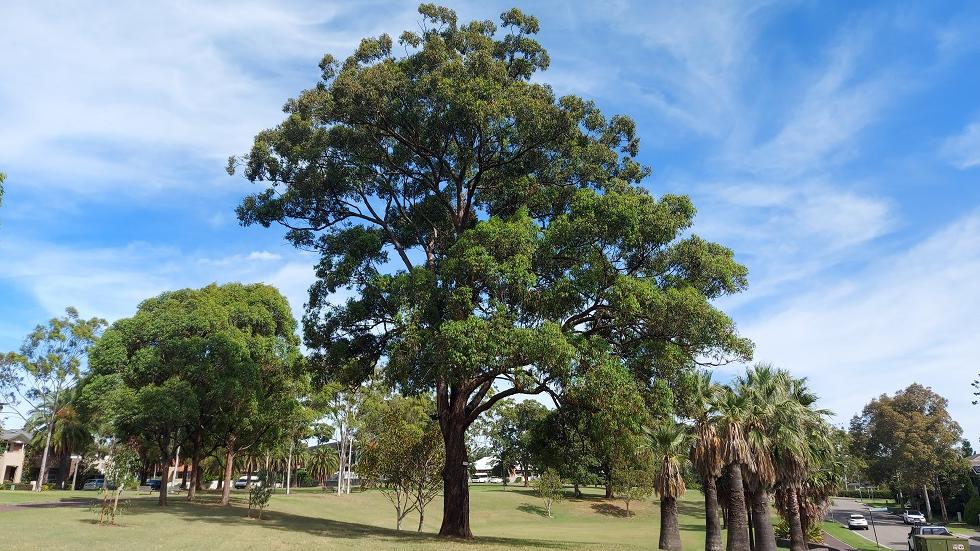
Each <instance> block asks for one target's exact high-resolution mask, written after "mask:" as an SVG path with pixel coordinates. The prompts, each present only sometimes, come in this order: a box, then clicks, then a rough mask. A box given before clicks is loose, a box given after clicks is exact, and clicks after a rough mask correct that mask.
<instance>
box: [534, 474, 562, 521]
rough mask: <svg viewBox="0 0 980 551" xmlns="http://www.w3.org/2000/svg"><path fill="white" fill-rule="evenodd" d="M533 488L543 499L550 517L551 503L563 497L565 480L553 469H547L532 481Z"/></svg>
mask: <svg viewBox="0 0 980 551" xmlns="http://www.w3.org/2000/svg"><path fill="white" fill-rule="evenodd" d="M534 489H535V490H536V491H537V493H538V495H539V496H541V499H543V500H544V505H545V509H547V511H548V518H551V504H552V503H553V502H555V501H561V500H562V499H563V498H564V497H565V482H564V481H563V480H562V479H561V476H559V475H558V473H557V472H555V470H554V469H548V470H546V471H545V472H543V473H541V477H540V478H538V479H537V480H536V481H535V482H534Z"/></svg>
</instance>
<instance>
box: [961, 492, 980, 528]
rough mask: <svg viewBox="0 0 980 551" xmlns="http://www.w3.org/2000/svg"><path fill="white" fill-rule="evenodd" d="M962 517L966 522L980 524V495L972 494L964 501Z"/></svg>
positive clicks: (973, 524) (974, 524)
mask: <svg viewBox="0 0 980 551" xmlns="http://www.w3.org/2000/svg"><path fill="white" fill-rule="evenodd" d="M963 517H964V520H966V522H967V524H970V525H972V526H980V496H973V497H971V498H970V501H968V502H966V507H965V508H964V510H963Z"/></svg>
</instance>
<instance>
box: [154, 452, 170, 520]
mask: <svg viewBox="0 0 980 551" xmlns="http://www.w3.org/2000/svg"><path fill="white" fill-rule="evenodd" d="M160 460H161V461H163V464H164V465H166V467H165V468H164V471H163V476H161V477H160V497H159V498H157V504H158V505H160V506H161V507H165V506H166V505H167V490H168V489H169V486H170V476H169V475H170V456H169V455H164V456H163V457H161V458H160Z"/></svg>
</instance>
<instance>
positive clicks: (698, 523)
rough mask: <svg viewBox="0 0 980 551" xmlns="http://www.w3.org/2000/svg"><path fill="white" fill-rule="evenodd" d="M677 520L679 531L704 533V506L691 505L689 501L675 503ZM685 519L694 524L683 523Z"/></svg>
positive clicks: (705, 516)
mask: <svg viewBox="0 0 980 551" xmlns="http://www.w3.org/2000/svg"><path fill="white" fill-rule="evenodd" d="M677 517H678V518H677V520H678V525H679V527H680V529H681V530H686V531H690V532H706V531H707V528H705V526H704V521H705V519H706V518H707V515H706V514H705V512H704V505H703V504H698V503H692V502H690V501H678V502H677ZM687 519H694V521H695V522H684V520H687Z"/></svg>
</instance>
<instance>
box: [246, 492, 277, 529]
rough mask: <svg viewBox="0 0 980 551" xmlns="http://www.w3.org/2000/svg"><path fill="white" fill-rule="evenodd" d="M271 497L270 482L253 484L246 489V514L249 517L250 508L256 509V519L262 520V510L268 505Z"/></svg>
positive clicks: (250, 513)
mask: <svg viewBox="0 0 980 551" xmlns="http://www.w3.org/2000/svg"><path fill="white" fill-rule="evenodd" d="M271 498H272V485H271V484H253V485H252V487H251V489H250V490H249V491H248V516H249V518H251V516H252V510H257V511H258V512H259V513H258V519H259V520H262V511H265V508H266V507H267V506H268V505H269V500H270V499H271Z"/></svg>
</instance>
